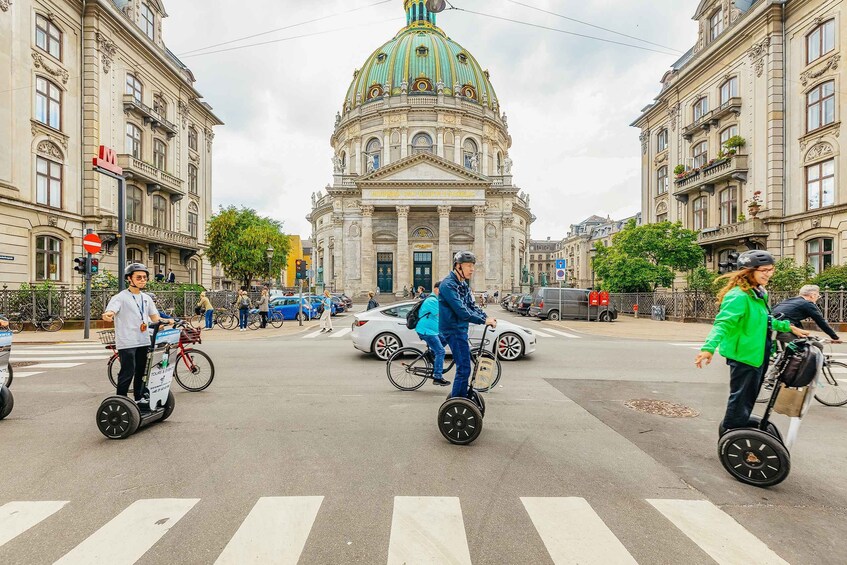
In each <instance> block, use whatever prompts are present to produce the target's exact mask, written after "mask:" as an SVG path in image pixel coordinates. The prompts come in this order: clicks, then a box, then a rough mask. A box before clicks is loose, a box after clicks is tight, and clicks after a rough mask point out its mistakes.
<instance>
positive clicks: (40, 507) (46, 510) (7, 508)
mask: <svg viewBox="0 0 847 565" xmlns="http://www.w3.org/2000/svg"><path fill="white" fill-rule="evenodd" d="M15 376H17V375H15ZM67 503H68V502H67V501H38V502H7V503H6V504H4V505H3V506H0V546H2V545H3V544H5V543H6V542H8V541H9V540H12V539H14V538H16V537H17V536H19V535H21V534H22V533H24V532H25V531H27V530H28V529H30V528H31V527H33V526H34V525H36V524H38V523H39V522H41V521H42V520H45V519H47V518H48V517H50V516H52V515H53V514H55V513H56V512H58V511H59V510H61V509H62V507H63V506H64V505H65V504H67Z"/></svg>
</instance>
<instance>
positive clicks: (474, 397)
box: [470, 390, 485, 418]
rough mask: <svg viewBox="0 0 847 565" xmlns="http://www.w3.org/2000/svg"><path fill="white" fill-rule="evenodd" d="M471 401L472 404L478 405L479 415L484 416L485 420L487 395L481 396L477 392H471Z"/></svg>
mask: <svg viewBox="0 0 847 565" xmlns="http://www.w3.org/2000/svg"><path fill="white" fill-rule="evenodd" d="M470 399H471V402H473V403H474V404H476V405H477V407H478V408H479V413H480V414H482V417H483V418H485V395H483V394H480V393H478V392H477V391H475V390H471V394H470Z"/></svg>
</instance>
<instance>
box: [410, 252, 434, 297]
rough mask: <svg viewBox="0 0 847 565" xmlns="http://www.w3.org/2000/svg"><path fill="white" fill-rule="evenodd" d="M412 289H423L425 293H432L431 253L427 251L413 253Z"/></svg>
mask: <svg viewBox="0 0 847 565" xmlns="http://www.w3.org/2000/svg"><path fill="white" fill-rule="evenodd" d="M414 260H415V265H414V266H415V275H414V286H413V287H412V288H414V289H415V290H417V288H418V287H419V286H422V287H424V290H425V291H426V292H432V253H431V252H429V251H427V252H423V251H416V252H415V257H414Z"/></svg>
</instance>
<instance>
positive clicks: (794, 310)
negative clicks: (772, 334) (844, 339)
mask: <svg viewBox="0 0 847 565" xmlns="http://www.w3.org/2000/svg"><path fill="white" fill-rule="evenodd" d="M820 296H821V289H820V287H818V286H817V285H814V284H807V285H806V286H804V287H803V288H801V289H800V295H799V296H795V297H794V298H789V299H788V300H783V301H782V302H780V303H779V304H777V305H776V306H774V307H773V310H772V313H773V316H774V317H775V318H780V317H781V318H782V319H783V320H790V321H791V324H792V325H794V326H797V327H798V328H803V324H802V322H803V320H805V319H807V318H811V319H812V320H814V321H815V323H816V324H817V325H818V327H819V328H820V329H821V331H823V332H824V333H826V335H828V336H829V337H830V338H832V341H833V342H834V343H841V339H839V337H838V334H837V333H835V330H833V329H832V328H831V327H830V326H829V324H827V323H826V320H824V317H823V316H822V315H821V311H820V309H819V308H818V306H817V304H816V302H817V301H818V299H819V298H820ZM780 315H781V316H780ZM777 338H778V339H779V340H780V341H785V340H787V341H791V340H793V339H796V338H795V336H794V334H787V335H785V336H783V335H782V334H779V335H778V336H777Z"/></svg>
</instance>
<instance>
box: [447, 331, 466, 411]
mask: <svg viewBox="0 0 847 565" xmlns="http://www.w3.org/2000/svg"><path fill="white" fill-rule="evenodd" d="M446 337H447V345H449V346H450V351H451V352H452V353H453V361H454V362H455V364H456V378H455V379H454V380H453V390H452V392H451V393H450V396H451V397H454V396H458V397H461V398H467V396H468V392H469V391H470V389H469V387H468V380H469V379H470V376H471V347H470V345H468V336H467V335H456V334H452V335H448V336H446Z"/></svg>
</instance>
